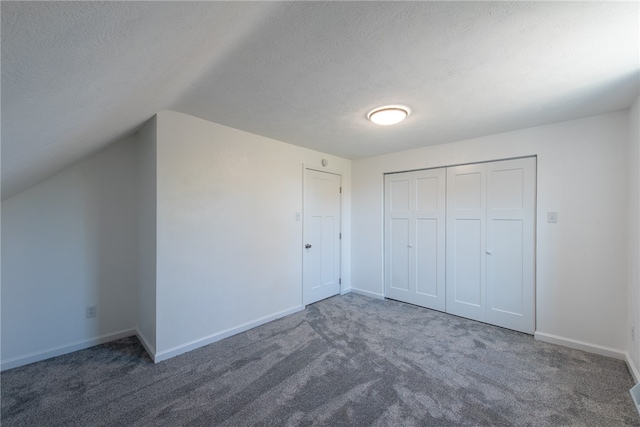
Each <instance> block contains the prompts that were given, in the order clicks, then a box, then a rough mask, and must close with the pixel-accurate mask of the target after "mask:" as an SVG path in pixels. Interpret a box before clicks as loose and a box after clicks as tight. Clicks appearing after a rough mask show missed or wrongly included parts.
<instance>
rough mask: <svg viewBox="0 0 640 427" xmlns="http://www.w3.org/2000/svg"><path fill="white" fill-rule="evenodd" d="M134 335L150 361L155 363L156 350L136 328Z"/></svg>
mask: <svg viewBox="0 0 640 427" xmlns="http://www.w3.org/2000/svg"><path fill="white" fill-rule="evenodd" d="M136 335H137V336H138V340H140V344H142V346H143V347H144V349H145V350H146V351H147V354H149V357H151V360H153V362H154V363H155V362H156V349H155V348H154V347H153V346H152V345H151V343H150V342H149V340H148V339H147V337H146V336H145V335H144V334H143V333H142V332H141V331H140V329H138V328H136Z"/></svg>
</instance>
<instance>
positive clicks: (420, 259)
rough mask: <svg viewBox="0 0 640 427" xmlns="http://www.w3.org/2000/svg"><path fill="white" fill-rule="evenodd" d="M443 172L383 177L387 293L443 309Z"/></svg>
mask: <svg viewBox="0 0 640 427" xmlns="http://www.w3.org/2000/svg"><path fill="white" fill-rule="evenodd" d="M445 179H446V175H445V170H444V169H431V170H423V171H417V172H404V173H397V174H390V175H386V176H385V296H386V297H387V298H392V299H397V300H399V301H404V302H408V303H411V304H416V305H420V306H422V307H427V308H433V309H436V310H442V311H444V309H445V259H444V248H445V190H446V187H445Z"/></svg>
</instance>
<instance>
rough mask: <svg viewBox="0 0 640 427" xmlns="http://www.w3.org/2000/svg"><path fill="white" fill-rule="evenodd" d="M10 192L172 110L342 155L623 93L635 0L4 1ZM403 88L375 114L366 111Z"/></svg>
mask: <svg viewBox="0 0 640 427" xmlns="http://www.w3.org/2000/svg"><path fill="white" fill-rule="evenodd" d="M1 8H2V10H1V14H2V27H1V31H2V63H1V67H2V87H1V89H2V92H1V96H2V103H1V108H2V109H1V115H2V116H1V118H2V198H3V199H6V198H7V197H10V196H11V195H13V194H16V193H17V192H19V191H21V190H23V189H25V188H27V187H29V186H30V185H33V184H34V183H36V182H38V181H40V180H42V179H44V178H46V177H48V176H51V175H52V174H53V173H55V172H57V171H59V170H61V169H62V168H64V167H66V166H68V165H70V164H71V163H73V162H75V161H77V160H79V159H81V158H83V157H85V156H87V155H89V154H91V153H93V152H95V151H97V150H99V149H101V148H103V147H104V146H106V145H107V144H109V143H111V142H114V141H115V140H118V139H119V138H121V137H123V136H125V135H128V134H131V133H133V132H135V131H136V130H137V129H138V128H139V127H140V125H141V124H143V123H144V122H145V121H146V120H148V119H149V118H150V117H152V116H153V114H155V113H156V112H158V111H160V110H163V109H171V110H175V111H180V112H184V113H187V114H191V115H194V116H197V117H201V118H203V119H206V120H210V121H213V122H216V123H220V124H223V125H227V126H231V127H234V128H238V129H242V130H245V131H248V132H253V133H256V134H259V135H263V136H267V137H271V138H275V139H278V140H281V141H284V142H288V143H291V144H296V145H300V146H304V147H308V148H312V149H315V150H319V151H323V152H327V153H331V154H335V155H338V156H343V157H347V158H352V159H354V158H360V157H367V156H372V155H377V154H382V153H388V152H394V151H399V150H405V149H409V148H414V147H419V146H426V145H432V144H440V143H446V142H451V141H456V140H460V139H464V138H470V137H476V136H482V135H487V134H493V133H499V132H504V131H509V130H514V129H520V128H525V127H530V126H536V125H541V124H547V123H553V122H558V121H563V120H569V119H574V118H579V117H585V116H589V115H595V114H601V113H607V112H612V111H618V110H624V109H627V108H628V107H629V106H630V105H631V104H632V103H633V101H634V100H635V99H636V97H637V96H638V90H639V83H638V78H639V74H638V73H639V69H640V59H639V18H640V16H639V4H638V2H625V3H613V2H513V3H509V2H193V3H192V2H108V3H97V2H2V5H1ZM384 104H404V105H407V106H409V107H410V108H411V110H412V114H411V116H410V117H409V118H408V119H407V120H406V121H404V122H402V123H401V124H399V125H396V126H392V127H380V126H376V125H374V124H372V123H370V122H368V121H367V120H366V118H365V116H366V113H367V112H368V111H369V110H371V109H372V108H374V107H377V106H380V105H384Z"/></svg>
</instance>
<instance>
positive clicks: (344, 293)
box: [340, 288, 351, 295]
mask: <svg viewBox="0 0 640 427" xmlns="http://www.w3.org/2000/svg"><path fill="white" fill-rule="evenodd" d="M349 292H351V288H346V289H341V290H340V295H346V294H348V293H349Z"/></svg>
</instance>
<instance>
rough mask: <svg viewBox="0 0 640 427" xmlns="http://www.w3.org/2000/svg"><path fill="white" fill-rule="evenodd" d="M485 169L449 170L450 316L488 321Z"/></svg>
mask: <svg viewBox="0 0 640 427" xmlns="http://www.w3.org/2000/svg"><path fill="white" fill-rule="evenodd" d="M485 170H486V166H485V165H484V164H475V165H464V166H455V167H449V168H447V245H446V246H447V250H446V253H447V261H446V263H447V273H446V276H447V277H446V289H447V291H446V292H447V298H446V299H447V303H446V305H447V313H451V314H455V315H458V316H463V317H467V318H469V319H474V320H480V321H485V319H486V316H485V305H486V304H485V298H486V246H487V244H486V240H487V234H486V215H487V214H486V172H485Z"/></svg>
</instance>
